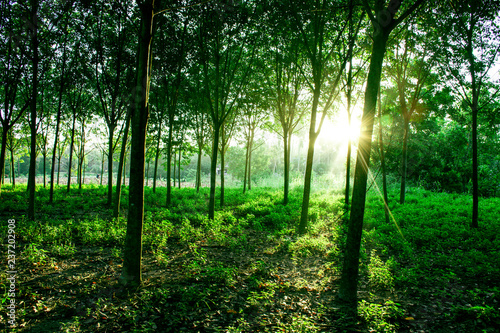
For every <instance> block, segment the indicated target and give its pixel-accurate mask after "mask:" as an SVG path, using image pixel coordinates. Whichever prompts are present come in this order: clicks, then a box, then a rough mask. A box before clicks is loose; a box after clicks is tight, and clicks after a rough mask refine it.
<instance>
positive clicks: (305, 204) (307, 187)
mask: <svg viewBox="0 0 500 333" xmlns="http://www.w3.org/2000/svg"><path fill="white" fill-rule="evenodd" d="M320 92H321V84H320V83H319V82H315V89H314V96H313V105H312V110H311V123H310V126H309V146H308V149H307V160H306V173H305V177H304V195H303V197H302V212H301V215H300V223H299V228H298V233H299V234H304V233H305V232H306V228H307V222H308V221H307V220H308V215H309V199H310V195H311V178H312V166H313V160H314V144H315V143H316V138H317V134H316V115H317V110H318V104H319V95H320Z"/></svg>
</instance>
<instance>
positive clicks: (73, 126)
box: [66, 110, 76, 193]
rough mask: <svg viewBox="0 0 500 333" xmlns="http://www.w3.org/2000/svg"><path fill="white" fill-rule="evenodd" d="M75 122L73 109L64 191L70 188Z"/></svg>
mask: <svg viewBox="0 0 500 333" xmlns="http://www.w3.org/2000/svg"><path fill="white" fill-rule="evenodd" d="M75 122H76V110H73V125H72V127H71V142H70V145H69V162H68V186H67V189H66V192H67V193H69V190H70V188H71V165H72V164H73V148H74V145H75Z"/></svg>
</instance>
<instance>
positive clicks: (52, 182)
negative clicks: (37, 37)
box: [49, 38, 66, 203]
mask: <svg viewBox="0 0 500 333" xmlns="http://www.w3.org/2000/svg"><path fill="white" fill-rule="evenodd" d="M63 47H64V50H63V62H62V69H61V82H60V85H59V101H58V105H57V117H56V132H55V134H54V148H53V150H52V166H51V168H50V190H49V203H52V201H53V200H54V169H55V164H56V152H57V141H58V140H59V126H60V124H61V112H62V96H63V89H64V77H65V68H66V38H65V39H64V45H63ZM58 176H59V171H58Z"/></svg>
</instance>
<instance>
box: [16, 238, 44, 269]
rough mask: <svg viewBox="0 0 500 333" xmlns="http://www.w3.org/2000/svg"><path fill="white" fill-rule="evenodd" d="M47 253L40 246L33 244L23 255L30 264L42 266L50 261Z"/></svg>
mask: <svg viewBox="0 0 500 333" xmlns="http://www.w3.org/2000/svg"><path fill="white" fill-rule="evenodd" d="M47 252H48V251H46V250H44V249H43V248H41V247H40V246H39V245H37V244H33V243H31V244H29V245H28V246H27V247H26V248H25V249H24V251H23V252H22V255H23V256H24V257H25V258H26V260H27V261H28V262H29V263H30V264H33V265H37V266H42V265H44V264H46V263H47V262H48V260H49V256H48V255H47Z"/></svg>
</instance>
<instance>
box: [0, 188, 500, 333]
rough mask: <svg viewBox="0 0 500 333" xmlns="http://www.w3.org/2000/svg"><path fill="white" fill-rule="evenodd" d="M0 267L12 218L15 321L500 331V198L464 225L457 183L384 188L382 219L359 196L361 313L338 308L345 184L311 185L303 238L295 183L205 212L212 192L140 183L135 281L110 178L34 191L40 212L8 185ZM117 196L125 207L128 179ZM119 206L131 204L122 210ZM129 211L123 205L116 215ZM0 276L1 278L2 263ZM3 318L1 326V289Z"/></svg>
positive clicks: (24, 325) (43, 325)
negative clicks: (135, 283)
mask: <svg viewBox="0 0 500 333" xmlns="http://www.w3.org/2000/svg"><path fill="white" fill-rule="evenodd" d="M3 190H4V191H3V193H2V201H1V202H0V212H2V213H0V215H1V218H2V221H4V223H2V224H1V226H0V234H1V237H2V239H3V240H4V241H2V248H3V250H2V256H1V262H2V267H6V253H7V252H6V245H5V244H6V241H5V240H6V239H7V236H6V235H7V225H6V223H5V221H7V220H8V219H12V218H14V219H16V235H17V239H16V241H17V247H16V251H17V252H16V253H17V262H16V265H17V270H18V275H17V278H18V281H17V283H18V289H17V290H16V293H17V295H16V300H17V303H18V305H19V307H18V309H17V315H18V327H17V331H18V332H57V331H62V332H104V331H115V332H183V331H185V332H337V331H338V332H498V330H499V329H500V312H499V304H500V287H499V285H498V281H500V238H499V237H498V228H499V227H500V225H499V224H500V222H499V221H500V220H499V218H498V217H499V216H500V199H498V198H490V199H484V200H482V201H481V203H480V204H481V210H482V211H481V213H480V216H481V218H482V221H481V222H480V226H481V227H480V228H479V229H471V228H470V227H469V221H470V216H469V214H470V211H471V209H470V205H471V199H470V197H468V196H466V195H458V194H447V193H434V192H430V191H427V190H424V189H421V188H412V189H411V190H409V191H408V193H407V202H406V204H405V205H404V206H402V205H399V204H398V203H397V202H398V200H397V196H398V193H397V191H393V192H390V198H389V199H390V208H391V213H392V221H391V223H390V224H386V223H385V217H384V211H383V208H382V203H381V200H380V198H379V197H378V194H377V193H376V191H375V190H373V189H372V190H371V191H370V192H369V196H368V200H367V202H368V205H367V212H366V216H365V230H364V235H363V244H362V256H361V258H362V263H361V281H360V294H359V296H360V302H359V304H358V308H359V314H360V317H359V318H350V317H348V316H347V315H346V314H344V313H343V312H342V309H341V308H339V307H337V306H336V303H335V297H336V290H337V287H338V280H339V276H340V270H341V263H342V255H343V240H344V235H345V231H346V226H345V221H346V216H345V214H344V207H343V202H342V200H343V195H341V193H340V192H339V193H337V192H335V191H326V190H325V191H319V192H316V193H314V195H313V197H312V201H311V207H310V210H309V214H310V216H309V218H310V221H311V224H310V227H309V230H308V233H307V234H306V235H304V236H301V237H298V236H297V235H296V233H295V227H296V225H297V223H298V220H299V217H300V203H301V193H302V191H301V189H300V188H295V189H294V190H293V191H292V192H291V197H290V203H289V205H287V206H283V204H282V200H283V197H282V193H281V191H279V190H276V189H271V188H258V189H252V190H251V191H248V192H247V193H246V194H244V195H242V194H241V191H240V190H239V189H228V190H226V196H227V197H226V204H227V205H226V207H223V208H219V209H218V211H217V213H216V216H215V219H214V220H213V221H212V220H209V219H208V218H207V212H206V207H207V191H208V189H202V190H201V191H200V193H196V191H195V190H194V189H188V188H185V189H174V192H173V199H174V202H173V205H172V206H171V207H170V208H168V209H167V208H166V207H165V206H164V205H165V195H166V194H165V192H164V191H163V190H164V189H163V188H158V189H157V192H156V193H153V192H152V191H151V189H149V188H146V195H145V202H146V206H145V207H146V212H145V224H144V238H143V243H144V245H143V246H144V247H143V250H144V261H143V262H144V266H143V270H144V286H143V287H142V288H141V289H140V290H138V291H133V290H127V289H123V288H122V287H121V286H120V285H119V284H118V282H117V278H118V276H119V275H120V272H121V264H122V254H121V251H122V245H123V239H124V234H125V228H126V226H125V224H126V222H125V219H124V218H120V219H112V218H111V215H112V211H111V210H110V209H108V208H106V206H105V203H106V188H105V187H96V186H86V187H84V188H83V189H82V190H81V191H78V190H77V189H76V188H75V189H73V190H72V191H71V194H70V195H66V192H65V190H63V189H60V190H56V192H55V200H54V201H55V204H53V205H49V204H48V192H47V191H45V190H44V189H40V190H39V192H38V193H39V196H38V198H39V199H38V200H39V201H38V202H37V208H38V212H37V216H38V217H39V218H38V219H37V220H36V221H34V222H30V221H28V219H26V218H25V217H24V215H23V214H25V211H26V209H27V207H26V205H27V201H26V193H25V192H26V188H25V187H24V188H23V187H22V186H17V187H16V189H15V190H14V189H11V188H9V187H8V185H6V186H4V188H3ZM124 192H125V196H124V202H123V207H127V195H126V194H127V189H125V191H124ZM122 213H123V215H126V211H123V212H122ZM125 217H126V216H125ZM0 274H1V280H0V283H1V285H2V287H3V288H5V286H6V284H7V281H6V274H5V271H2V272H1V273H0ZM0 296H1V300H0V301H1V305H0V326H6V325H7V317H6V315H5V314H6V308H5V307H6V302H5V301H6V298H7V295H6V293H2V294H1V295H0Z"/></svg>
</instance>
